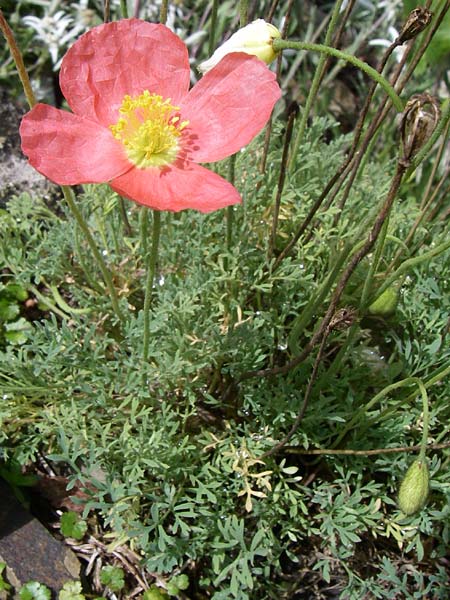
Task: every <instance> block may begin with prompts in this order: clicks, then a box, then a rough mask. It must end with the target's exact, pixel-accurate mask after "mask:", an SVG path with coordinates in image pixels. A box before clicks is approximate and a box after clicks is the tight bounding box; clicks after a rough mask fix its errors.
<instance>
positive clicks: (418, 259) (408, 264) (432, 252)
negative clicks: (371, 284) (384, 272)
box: [377, 240, 450, 296]
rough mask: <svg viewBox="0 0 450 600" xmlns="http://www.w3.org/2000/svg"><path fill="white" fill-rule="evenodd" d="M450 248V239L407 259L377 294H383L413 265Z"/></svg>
mask: <svg viewBox="0 0 450 600" xmlns="http://www.w3.org/2000/svg"><path fill="white" fill-rule="evenodd" d="M448 249H450V240H447V241H446V242H443V243H442V244H439V246H436V247H435V248H432V249H431V250H429V251H428V252H424V254H421V255H420V256H414V257H413V258H408V259H406V260H405V261H404V262H403V263H402V264H401V265H400V266H399V268H398V269H397V270H396V271H394V272H393V273H392V275H391V276H390V277H388V279H386V281H385V282H384V283H383V285H382V286H381V287H380V288H379V289H378V290H377V296H381V294H382V293H383V292H385V291H386V290H387V289H388V287H390V286H391V285H392V284H393V283H394V281H396V280H397V279H398V278H399V277H400V276H401V275H403V274H404V273H406V272H407V271H409V270H410V269H412V268H413V267H416V266H417V265H420V264H421V263H423V262H426V261H427V260H430V259H431V258H434V257H435V256H438V255H439V254H441V253H442V252H445V251H446V250H448Z"/></svg>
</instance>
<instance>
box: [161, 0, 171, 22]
mask: <svg viewBox="0 0 450 600" xmlns="http://www.w3.org/2000/svg"><path fill="white" fill-rule="evenodd" d="M168 4H169V0H162V2H161V10H160V11H159V22H160V23H162V24H163V25H165V24H166V21H167V6H168Z"/></svg>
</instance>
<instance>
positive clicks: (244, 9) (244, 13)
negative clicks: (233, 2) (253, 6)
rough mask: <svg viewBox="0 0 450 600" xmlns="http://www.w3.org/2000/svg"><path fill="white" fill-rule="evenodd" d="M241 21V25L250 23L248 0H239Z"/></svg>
mask: <svg viewBox="0 0 450 600" xmlns="http://www.w3.org/2000/svg"><path fill="white" fill-rule="evenodd" d="M239 22H240V25H241V27H245V25H247V23H248V0H239Z"/></svg>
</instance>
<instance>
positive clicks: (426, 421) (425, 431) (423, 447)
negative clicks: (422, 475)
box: [417, 381, 430, 461]
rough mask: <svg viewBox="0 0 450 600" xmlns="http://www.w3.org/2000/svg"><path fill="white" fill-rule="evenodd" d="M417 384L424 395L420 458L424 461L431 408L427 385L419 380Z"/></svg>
mask: <svg viewBox="0 0 450 600" xmlns="http://www.w3.org/2000/svg"><path fill="white" fill-rule="evenodd" d="M417 385H418V386H419V389H420V393H421V396H422V421H423V427H422V441H421V444H420V452H419V460H421V461H424V460H425V454H426V451H427V442H428V430H429V427H430V409H429V403H428V394H427V390H426V389H425V387H424V385H423V383H422V382H421V381H419V382H418V384H417Z"/></svg>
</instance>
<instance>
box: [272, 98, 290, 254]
mask: <svg viewBox="0 0 450 600" xmlns="http://www.w3.org/2000/svg"><path fill="white" fill-rule="evenodd" d="M288 112H289V115H288V121H287V125H286V134H285V136H284V146H283V154H282V157H281V164H280V173H279V176H278V185H277V194H276V197H275V204H274V207H273V219H272V230H271V233H270V238H269V248H268V253H267V254H268V258H269V260H270V258H271V257H272V255H273V252H274V249H275V240H276V235H277V226H278V215H279V212H280V207H281V196H282V194H283V188H284V182H285V180H286V164H287V160H288V153H289V144H290V143H291V137H292V130H293V128H294V121H295V117H296V116H297V112H298V104H297V103H296V102H295V103H293V104H292V105H291V106H290V107H289V111H288Z"/></svg>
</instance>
